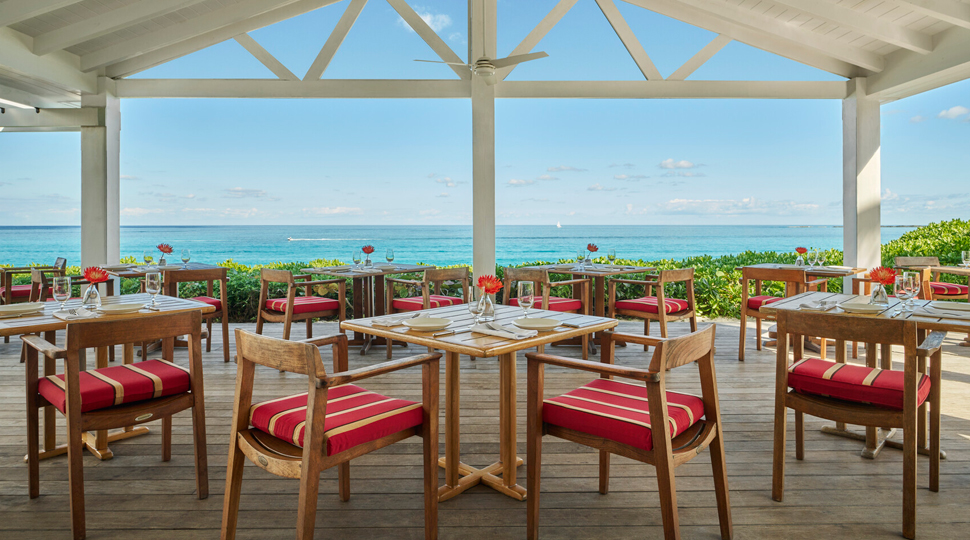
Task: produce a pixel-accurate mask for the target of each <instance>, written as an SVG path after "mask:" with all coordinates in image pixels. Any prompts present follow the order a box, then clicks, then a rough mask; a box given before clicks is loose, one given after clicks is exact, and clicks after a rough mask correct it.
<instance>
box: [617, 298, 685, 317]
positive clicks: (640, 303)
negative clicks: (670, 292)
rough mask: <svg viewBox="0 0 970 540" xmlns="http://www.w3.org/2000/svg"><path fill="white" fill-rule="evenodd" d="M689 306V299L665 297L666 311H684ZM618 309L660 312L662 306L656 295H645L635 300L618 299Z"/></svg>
mask: <svg viewBox="0 0 970 540" xmlns="http://www.w3.org/2000/svg"><path fill="white" fill-rule="evenodd" d="M688 307H690V306H689V305H688V304H687V300H680V299H678V298H664V312H666V313H677V312H678V311H684V310H686V309H687V308H688ZM616 309H629V310H631V311H644V312H647V313H659V312H660V308H659V306H658V303H657V297H656V296H644V297H643V298H637V299H635V300H617V302H616Z"/></svg>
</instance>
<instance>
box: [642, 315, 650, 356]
mask: <svg viewBox="0 0 970 540" xmlns="http://www.w3.org/2000/svg"><path fill="white" fill-rule="evenodd" d="M643 335H645V336H649V335H650V319H643ZM649 349H650V346H649V345H644V346H643V352H647V350H649Z"/></svg>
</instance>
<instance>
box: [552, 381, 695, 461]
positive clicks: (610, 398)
mask: <svg viewBox="0 0 970 540" xmlns="http://www.w3.org/2000/svg"><path fill="white" fill-rule="evenodd" d="M667 411H668V414H669V416H670V425H669V426H668V428H669V429H670V435H671V437H676V436H677V435H679V434H681V433H683V432H684V430H686V429H687V428H689V427H690V426H692V425H694V424H695V423H696V422H697V421H698V420H700V419H701V417H702V416H704V402H703V400H701V398H699V397H697V396H692V395H689V394H681V393H678V392H667ZM542 420H543V422H546V423H549V424H553V425H556V426H560V427H564V428H567V429H571V430H574V431H579V432H582V433H588V434H589V435H595V436H597V437H603V438H606V439H610V440H612V441H616V442H618V443H622V444H627V445H630V446H635V447H637V448H642V449H643V450H650V449H651V448H653V438H652V433H651V431H650V429H651V428H650V405H649V403H647V389H646V388H644V387H643V386H642V385H639V384H631V383H627V382H624V381H614V380H609V379H596V380H594V381H592V382H590V383H589V384H586V385H583V386H581V387H579V388H577V389H576V390H573V391H572V392H569V393H567V394H563V395H561V396H559V397H554V398H552V399H547V400H544V401H543V407H542Z"/></svg>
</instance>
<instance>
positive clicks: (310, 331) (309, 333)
mask: <svg viewBox="0 0 970 540" xmlns="http://www.w3.org/2000/svg"><path fill="white" fill-rule="evenodd" d="M312 337H313V319H307V320H306V338H307V339H310V338H312Z"/></svg>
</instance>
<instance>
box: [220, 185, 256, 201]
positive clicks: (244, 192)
mask: <svg viewBox="0 0 970 540" xmlns="http://www.w3.org/2000/svg"><path fill="white" fill-rule="evenodd" d="M223 191H224V192H225V193H224V194H223V196H222V197H223V198H225V199H245V198H247V197H252V198H255V199H261V198H263V197H265V196H266V191H264V190H262V189H248V188H241V187H234V188H229V189H226V190H223Z"/></svg>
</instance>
